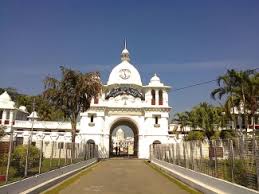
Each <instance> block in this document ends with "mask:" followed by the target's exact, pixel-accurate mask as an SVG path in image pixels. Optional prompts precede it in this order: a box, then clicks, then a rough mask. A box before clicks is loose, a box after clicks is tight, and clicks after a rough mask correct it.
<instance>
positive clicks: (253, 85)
mask: <svg viewBox="0 0 259 194" xmlns="http://www.w3.org/2000/svg"><path fill="white" fill-rule="evenodd" d="M244 96H245V98H246V106H247V108H248V110H249V114H250V116H251V119H252V125H253V130H254V131H253V132H254V134H255V114H256V113H257V111H258V107H259V105H258V103H259V73H256V72H255V73H254V74H253V76H250V78H249V79H248V80H247V85H246V88H245V95H244Z"/></svg>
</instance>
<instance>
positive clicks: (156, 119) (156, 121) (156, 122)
mask: <svg viewBox="0 0 259 194" xmlns="http://www.w3.org/2000/svg"><path fill="white" fill-rule="evenodd" d="M155 124H156V125H157V124H158V116H155Z"/></svg>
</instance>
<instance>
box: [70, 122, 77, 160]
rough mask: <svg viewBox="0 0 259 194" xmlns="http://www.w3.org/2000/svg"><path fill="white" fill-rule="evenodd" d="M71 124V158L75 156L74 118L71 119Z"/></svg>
mask: <svg viewBox="0 0 259 194" xmlns="http://www.w3.org/2000/svg"><path fill="white" fill-rule="evenodd" d="M71 126H72V131H71V135H72V142H71V144H72V145H71V158H72V160H73V159H74V158H75V142H76V120H73V121H72V120H71Z"/></svg>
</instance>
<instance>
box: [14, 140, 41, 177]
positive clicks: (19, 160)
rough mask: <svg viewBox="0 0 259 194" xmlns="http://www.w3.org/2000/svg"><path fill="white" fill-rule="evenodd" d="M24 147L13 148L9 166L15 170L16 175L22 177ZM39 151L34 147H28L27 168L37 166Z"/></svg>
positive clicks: (24, 156) (25, 148)
mask: <svg viewBox="0 0 259 194" xmlns="http://www.w3.org/2000/svg"><path fill="white" fill-rule="evenodd" d="M26 150H27V146H26V145H20V146H17V147H15V149H14V152H13V154H12V161H11V165H12V166H13V167H14V168H15V169H16V170H17V173H18V174H20V175H23V173H24V169H25V160H26ZM39 158H40V150H39V149H38V148H37V147H35V146H30V147H29V158H28V161H29V162H28V168H33V167H36V166H38V165H39Z"/></svg>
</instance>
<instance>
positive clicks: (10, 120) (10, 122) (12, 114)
mask: <svg viewBox="0 0 259 194" xmlns="http://www.w3.org/2000/svg"><path fill="white" fill-rule="evenodd" d="M13 116H14V112H13V110H10V115H9V125H12V122H13Z"/></svg>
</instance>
